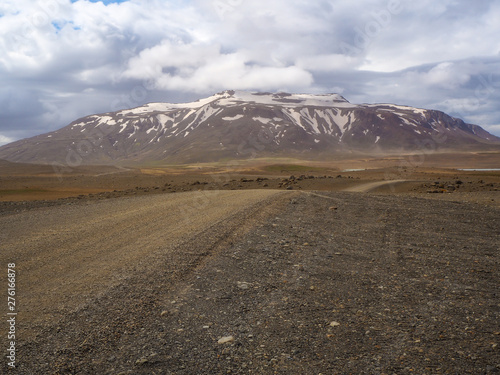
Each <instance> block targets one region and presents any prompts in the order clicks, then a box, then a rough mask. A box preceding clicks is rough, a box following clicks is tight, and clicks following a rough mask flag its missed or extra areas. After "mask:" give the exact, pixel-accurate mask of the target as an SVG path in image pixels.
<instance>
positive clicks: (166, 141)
mask: <svg viewBox="0 0 500 375" xmlns="http://www.w3.org/2000/svg"><path fill="white" fill-rule="evenodd" d="M499 145H500V138H497V137H495V136H493V135H491V134H489V133H488V132H486V131H485V130H484V129H482V128H481V127H479V126H477V125H471V124H466V123H464V122H463V121H462V120H460V119H457V118H453V117H450V116H448V115H446V114H445V113H443V112H440V111H434V110H425V109H417V108H413V107H406V106H397V105H393V104H364V105H356V104H351V103H349V102H348V101H347V100H346V99H344V98H343V97H342V96H340V95H337V94H329V95H306V94H302V95H301V94H286V93H279V94H270V93H248V92H242V91H237V92H235V91H225V92H222V93H219V94H216V95H214V96H211V97H209V98H205V99H202V100H199V101H197V102H193V103H181V104H170V103H150V104H146V105H144V106H141V107H138V108H134V109H127V110H121V111H117V112H112V113H105V114H100V115H92V116H87V117H84V118H81V119H79V120H76V121H74V122H72V123H71V124H70V125H68V126H66V127H64V128H62V129H60V130H58V131H55V132H51V133H48V134H43V135H40V136H36V137H33V138H29V139H25V140H20V141H17V142H14V143H11V144H9V145H5V146H3V147H1V148H0V158H3V159H6V160H10V161H17V162H38V163H52V162H57V163H63V164H65V165H70V166H72V165H80V164H108V163H112V162H117V161H140V162H145V161H152V160H162V161H168V162H179V163H181V162H198V161H213V160H220V159H222V158H250V157H257V156H259V157H263V156H295V157H297V156H300V157H305V158H312V159H314V158H324V157H332V156H334V155H337V154H339V153H345V152H363V153H390V152H408V151H415V150H421V149H423V148H425V149H429V148H431V149H433V150H434V149H464V148H465V149H485V148H488V147H498V146H499Z"/></svg>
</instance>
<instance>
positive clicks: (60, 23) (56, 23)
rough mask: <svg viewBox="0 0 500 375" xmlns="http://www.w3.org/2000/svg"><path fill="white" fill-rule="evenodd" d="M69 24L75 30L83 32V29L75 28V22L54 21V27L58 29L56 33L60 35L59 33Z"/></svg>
mask: <svg viewBox="0 0 500 375" xmlns="http://www.w3.org/2000/svg"><path fill="white" fill-rule="evenodd" d="M68 24H69V25H71V27H72V28H73V30H81V27H79V26H75V24H74V23H73V21H52V26H54V28H55V29H56V33H59V31H61V29H62V28H63V27H64V26H66V25H68Z"/></svg>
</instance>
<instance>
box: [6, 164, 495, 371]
mask: <svg viewBox="0 0 500 375" xmlns="http://www.w3.org/2000/svg"><path fill="white" fill-rule="evenodd" d="M474 157H475V158H478V159H481V158H483V159H481V160H482V166H487V167H490V166H491V165H494V164H495V160H498V159H497V155H493V156H491V155H476V156H471V158H474ZM446 158H449V159H445V158H444V157H443V158H441V159H440V160H437V159H436V160H434V159H433V158H431V157H429V158H427V163H426V164H422V165H418V166H415V165H411V163H403V162H401V160H400V161H399V162H395V161H394V159H379V160H375V159H374V160H369V161H366V160H361V161H350V162H349V163H347V162H345V163H343V164H342V165H340V164H335V165H334V164H332V163H298V162H295V161H294V162H290V161H283V160H279V161H274V162H272V163H268V162H265V161H258V160H255V161H253V162H252V163H249V164H242V163H240V164H238V165H231V166H230V167H228V165H222V164H195V165H189V166H182V167H179V166H161V167H160V166H151V165H149V166H141V167H137V166H135V167H127V168H125V167H121V168H115V167H78V168H74V169H73V170H72V171H66V172H64V173H61V171H54V170H53V168H52V167H50V166H43V167H40V166H37V167H35V166H31V165H28V164H26V165H21V164H14V163H7V162H3V163H2V165H1V168H2V169H1V173H0V200H1V202H0V227H1V228H2V231H1V234H0V239H1V242H0V264H2V268H4V269H5V272H3V273H2V275H0V282H2V284H3V285H6V283H7V272H6V271H7V270H6V265H7V264H9V263H15V264H16V272H17V274H16V282H17V295H16V302H17V304H18V305H17V308H18V315H17V326H16V329H17V331H16V348H17V352H16V367H15V368H9V366H8V365H7V361H6V360H5V359H4V361H3V363H2V364H1V367H0V372H2V373H12V374H14V373H17V374H116V375H117V374H122V375H123V374H228V373H234V374H490V373H491V374H494V373H498V372H500V349H499V347H498V344H499V342H500V326H499V324H498V322H499V321H500V297H499V295H498V291H499V280H498V272H499V266H500V261H499V260H500V230H499V228H500V205H499V202H500V193H499V189H500V172H499V171H478V170H475V171H469V170H459V169H458V168H456V167H451V164H453V163H452V161H453V160H456V159H455V158H454V157H450V156H447V157H446ZM471 158H470V159H468V160H469V162H464V163H463V168H460V169H468V168H471V166H472V165H475V164H474V160H471ZM486 159H487V160H486ZM407 160H411V159H407ZM464 160H465V159H464ZM476 161H477V159H476ZM476 164H477V163H476ZM484 169H492V168H484ZM4 289H5V288H4ZM2 295H4V296H5V298H4V300H7V295H6V294H5V293H2ZM6 313H7V305H6V304H5V306H4V308H3V314H4V315H5V314H6ZM3 320H4V323H2V327H3V328H2V330H3V331H5V332H7V329H8V327H7V323H6V322H5V321H6V319H3ZM0 343H1V345H2V347H5V348H7V345H8V340H7V337H6V336H5V335H2V338H1V341H0Z"/></svg>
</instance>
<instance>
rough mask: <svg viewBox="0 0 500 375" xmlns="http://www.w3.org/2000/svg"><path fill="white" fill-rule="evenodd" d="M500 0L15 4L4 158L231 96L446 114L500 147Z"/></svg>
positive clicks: (1, 139) (3, 55) (0, 94)
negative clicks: (155, 111) (154, 111)
mask: <svg viewBox="0 0 500 375" xmlns="http://www.w3.org/2000/svg"><path fill="white" fill-rule="evenodd" d="M498 20H500V1H497V0H476V1H470V0H439V1H437V0H419V1H413V0H350V1H346V0H164V1H161V0H122V1H112V0H107V1H88V0H40V1H38V0H2V1H1V2H0V145H2V144H6V143H8V142H11V141H14V140H18V139H22V138H26V137H30V136H34V135H38V134H42V133H46V132H49V131H53V130H57V129H59V128H61V127H63V126H65V125H68V124H69V123H70V122H72V121H74V120H76V119H78V118H80V117H83V116H86V115H90V114H95V113H104V112H109V111H115V110H118V109H125V108H132V107H137V106H140V105H142V104H145V103H148V102H174V103H177V102H185V101H194V100H197V99H199V98H203V97H207V96H210V95H213V94H215V93H217V92H221V91H224V90H248V91H266V92H281V91H284V92H293V93H317V94H323V93H339V94H341V95H343V96H344V97H345V98H346V99H347V100H349V101H350V102H352V103H358V104H360V103H395V104H402V105H410V106H414V107H419V108H427V109H437V110H441V111H444V112H446V113H448V114H450V115H452V116H455V117H460V118H462V119H464V120H465V121H466V122H469V123H474V124H478V125H481V126H482V127H484V128H485V129H486V130H488V131H490V132H491V133H493V134H495V135H497V136H500V38H499V37H498V36H499V35H500V22H498Z"/></svg>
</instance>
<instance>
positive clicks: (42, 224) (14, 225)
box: [0, 190, 283, 339]
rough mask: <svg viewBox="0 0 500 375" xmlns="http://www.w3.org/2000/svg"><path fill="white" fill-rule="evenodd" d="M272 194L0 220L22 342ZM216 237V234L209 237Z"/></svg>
mask: <svg viewBox="0 0 500 375" xmlns="http://www.w3.org/2000/svg"><path fill="white" fill-rule="evenodd" d="M280 194H283V193H280V192H278V191H270V190H269V191H266V190H255V191H218V192H210V193H209V194H208V193H207V192H192V193H182V194H175V195H174V194H169V195H155V196H144V197H136V198H120V199H113V200H109V201H98V202H87V203H82V204H76V205H70V206H57V207H50V208H44V209H35V210H30V211H27V212H22V213H19V214H15V215H9V216H6V217H2V218H0V227H1V228H2V233H1V234H0V241H1V242H0V264H2V265H5V264H7V263H10V262H15V263H16V269H17V270H18V275H17V277H18V296H19V298H18V303H19V312H20V314H19V320H20V324H19V330H20V335H21V337H23V339H29V338H32V337H34V336H35V335H36V334H37V333H40V332H41V330H42V328H43V327H46V326H47V324H48V322H50V324H57V322H58V321H60V320H61V319H62V318H63V317H64V316H66V315H67V314H68V313H69V312H71V311H75V310H76V309H78V308H79V307H81V306H83V305H85V304H86V303H88V301H89V300H91V299H92V298H95V297H96V296H99V295H102V294H103V293H105V292H106V290H109V289H110V288H112V287H113V286H116V285H118V284H120V283H123V282H124V280H126V279H127V278H129V277H131V276H132V275H135V274H137V273H138V272H141V270H145V269H148V270H150V269H151V268H154V267H156V264H155V262H154V261H153V260H154V259H157V258H158V257H161V256H164V255H165V254H166V253H168V252H169V251H172V249H174V248H175V245H178V244H179V243H181V242H184V241H187V240H189V239H195V238H196V236H197V235H198V234H199V233H202V232H203V231H206V230H207V229H209V228H211V227H213V226H216V225H217V223H222V222H224V221H225V220H234V217H235V216H238V215H239V213H241V212H243V211H246V210H249V209H251V208H252V207H255V206H259V207H260V206H261V205H269V204H271V202H269V199H271V198H272V199H275V198H276V196H278V195H280ZM211 230H214V231H215V230H216V229H211Z"/></svg>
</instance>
